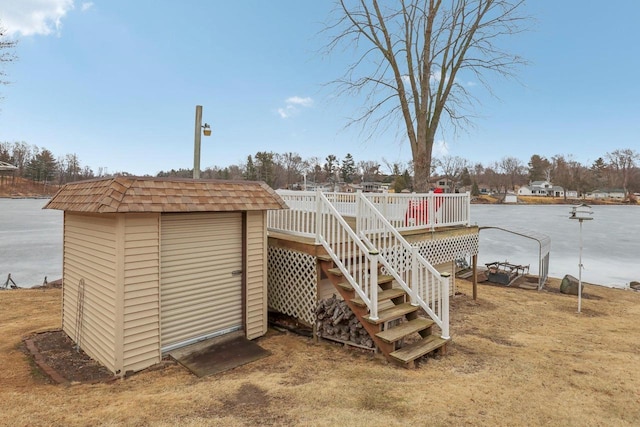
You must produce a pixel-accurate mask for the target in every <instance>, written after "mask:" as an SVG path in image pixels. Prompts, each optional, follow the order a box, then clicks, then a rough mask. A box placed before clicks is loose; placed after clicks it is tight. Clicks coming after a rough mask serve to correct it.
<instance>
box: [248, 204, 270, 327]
mask: <svg viewBox="0 0 640 427" xmlns="http://www.w3.org/2000/svg"><path fill="white" fill-rule="evenodd" d="M265 222H266V212H265V211H250V212H247V224H246V227H247V234H246V237H247V255H246V286H247V309H246V313H247V319H246V336H247V338H248V339H254V338H257V337H260V336H262V335H264V334H265V333H266V332H267V233H266V225H265Z"/></svg>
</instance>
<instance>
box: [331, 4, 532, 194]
mask: <svg viewBox="0 0 640 427" xmlns="http://www.w3.org/2000/svg"><path fill="white" fill-rule="evenodd" d="M523 3H524V0H512V1H510V0H450V1H442V0H400V1H397V2H388V3H385V4H384V5H381V4H380V3H379V2H378V0H359V1H356V2H347V1H346V0H338V1H337V3H336V13H337V14H338V20H337V21H336V22H334V23H333V24H331V25H329V26H328V27H327V31H330V32H334V31H335V32H336V34H335V35H334V36H333V37H332V38H331V40H330V41H329V43H328V45H327V53H331V52H333V51H334V50H335V49H336V48H337V47H338V46H341V45H347V46H349V45H351V46H354V47H355V49H356V51H357V52H358V53H357V55H358V56H357V57H356V59H355V61H354V62H353V63H352V64H351V65H350V66H349V67H348V68H347V70H346V72H345V74H344V75H343V77H342V78H339V79H337V80H334V81H333V82H332V83H334V84H336V85H337V88H338V94H340V95H347V96H352V95H358V94H360V93H362V92H365V93H366V101H367V105H366V107H365V108H364V110H363V111H362V112H360V113H359V114H358V115H357V116H356V117H355V118H353V119H352V121H351V122H350V124H356V123H358V124H360V125H362V127H363V130H364V129H368V130H369V131H370V133H369V134H368V138H370V137H372V136H373V135H374V134H375V133H377V131H378V130H379V129H384V128H387V127H388V126H389V125H391V124H392V123H396V124H397V125H398V129H403V130H406V134H407V138H408V140H409V144H410V146H411V154H412V157H413V167H414V173H415V188H416V190H417V191H426V190H427V189H428V185H429V175H430V172H431V160H432V159H431V156H432V151H433V144H434V141H435V137H436V132H437V130H438V128H439V126H440V125H441V122H442V121H443V120H445V119H448V120H449V122H450V123H451V124H452V125H453V126H454V127H457V126H463V127H464V126H465V125H468V124H469V123H470V119H471V112H472V107H473V105H474V104H476V101H477V99H476V98H475V97H474V96H473V94H472V93H471V92H470V91H469V90H468V89H467V86H466V84H465V80H466V79H473V78H475V79H477V80H478V81H479V82H480V83H481V84H483V85H484V86H485V87H486V88H487V89H488V90H489V91H490V92H491V87H490V84H489V80H488V79H487V76H488V75H489V74H498V75H502V76H512V75H514V71H515V68H516V66H517V65H521V64H523V63H524V62H525V61H524V60H523V59H522V58H520V57H519V56H517V55H514V54H511V53H508V52H506V51H504V50H502V49H501V48H499V46H498V43H499V41H500V39H501V38H503V37H507V36H510V35H513V34H516V33H518V32H521V31H522V29H523V23H524V22H526V18H525V17H523V16H522V15H520V9H521V6H522V5H523ZM352 5H353V6H352ZM361 70H362V74H360V71H361Z"/></svg>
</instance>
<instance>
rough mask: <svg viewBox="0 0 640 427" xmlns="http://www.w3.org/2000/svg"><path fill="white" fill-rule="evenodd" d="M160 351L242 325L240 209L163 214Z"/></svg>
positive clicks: (235, 328) (222, 332) (229, 330)
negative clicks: (229, 211) (231, 211)
mask: <svg viewBox="0 0 640 427" xmlns="http://www.w3.org/2000/svg"><path fill="white" fill-rule="evenodd" d="M160 242H161V243H160V245H161V251H160V257H161V258H160V273H161V276H160V277H161V284H160V306H161V317H160V319H161V340H162V341H161V342H162V344H161V347H162V351H165V352H166V351H170V350H172V349H175V348H178V347H182V346H183V345H187V344H190V343H192V342H196V341H198V340H200V339H206V338H209V337H213V336H216V335H221V334H224V333H227V332H232V331H235V330H238V329H241V327H242V214H241V213H236V212H233V213H190V214H165V215H162V225H161V241H160Z"/></svg>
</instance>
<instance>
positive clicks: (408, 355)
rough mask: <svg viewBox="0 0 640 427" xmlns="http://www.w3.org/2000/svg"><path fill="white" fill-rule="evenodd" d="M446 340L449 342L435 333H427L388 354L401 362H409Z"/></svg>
mask: <svg viewBox="0 0 640 427" xmlns="http://www.w3.org/2000/svg"><path fill="white" fill-rule="evenodd" d="M447 342H449V340H445V339H443V338H440V337H438V336H436V335H429V336H428V337H425V338H423V339H421V340H420V341H416V342H414V343H413V344H409V345H407V346H405V347H402V348H401V349H399V350H396V351H394V352H393V353H391V354H390V356H391V357H393V358H394V359H396V360H398V361H400V362H402V363H410V362H413V361H414V360H416V359H418V358H419V357H422V356H424V355H425V354H427V353H431V352H432V351H434V350H437V349H439V348H440V347H442V346H443V345H445V344H446V343H447Z"/></svg>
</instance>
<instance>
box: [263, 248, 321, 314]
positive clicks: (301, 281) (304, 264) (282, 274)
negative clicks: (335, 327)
mask: <svg viewBox="0 0 640 427" xmlns="http://www.w3.org/2000/svg"><path fill="white" fill-rule="evenodd" d="M267 282H268V287H269V290H268V294H269V297H268V301H269V307H270V308H272V309H273V310H276V311H278V312H280V313H284V314H287V315H289V316H293V317H295V318H296V319H298V320H301V321H303V322H306V323H308V324H309V325H313V324H314V323H315V321H316V319H315V317H316V316H315V312H316V311H315V309H316V304H317V301H318V295H317V294H318V273H317V269H316V258H315V257H314V256H311V255H308V254H305V253H302V252H296V251H292V250H287V249H283V248H275V247H269V251H268V268H267Z"/></svg>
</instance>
